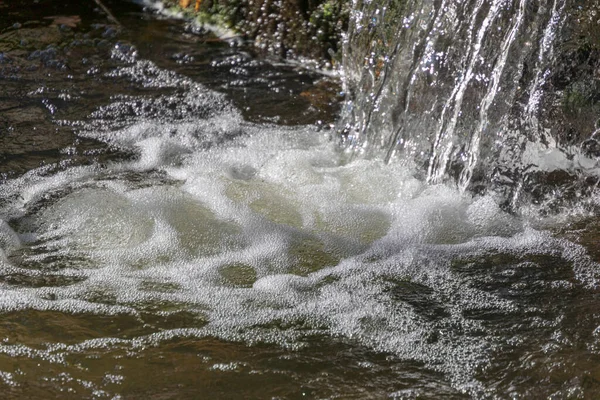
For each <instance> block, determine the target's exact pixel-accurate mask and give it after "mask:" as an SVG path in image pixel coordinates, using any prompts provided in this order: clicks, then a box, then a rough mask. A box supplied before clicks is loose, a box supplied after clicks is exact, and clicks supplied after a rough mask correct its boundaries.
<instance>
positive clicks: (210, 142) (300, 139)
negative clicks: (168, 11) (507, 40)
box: [0, 1, 600, 399]
mask: <svg viewBox="0 0 600 400" xmlns="http://www.w3.org/2000/svg"><path fill="white" fill-rule="evenodd" d="M34 4H37V5H36V6H32V7H23V6H22V5H15V4H7V3H6V2H4V1H2V2H0V22H1V23H2V25H1V26H0V29H1V30H0V46H1V47H0V85H1V88H2V89H1V90H2V91H1V92H0V129H1V134H2V138H1V140H2V147H1V149H0V151H2V158H1V160H2V161H1V163H0V169H1V172H2V174H3V177H4V178H3V182H2V184H1V186H0V218H1V219H0V247H1V252H0V339H1V340H0V386H1V387H2V396H3V398H56V397H60V398H109V399H110V398H127V399H129V398H133V399H135V398H152V399H167V398H174V399H175V398H176V399H180V398H210V399H219V398H222V399H231V398H288V399H295V398H315V399H324V398H343V399H346V398H360V399H363V398H398V399H411V398H432V399H434V398H456V399H460V398H545V397H552V398H561V399H562V398H594V397H596V396H598V395H599V394H600V314H599V313H598V310H599V309H600V308H599V306H600V293H599V292H598V279H599V278H600V276H599V273H598V272H599V265H598V264H597V263H596V262H597V260H598V259H599V256H600V253H599V252H598V248H597V244H596V242H597V237H598V227H597V226H598V225H597V218H596V217H595V213H594V212H593V210H594V208H593V205H594V204H595V199H596V198H595V197H594V193H591V194H589V195H588V197H587V198H586V199H587V200H586V201H585V202H584V201H581V202H580V203H578V205H574V206H572V207H571V208H570V210H569V211H568V212H567V211H563V212H561V213H554V214H548V215H545V216H544V217H541V216H540V215H541V214H540V207H541V206H540V205H537V204H533V203H532V204H529V205H526V204H524V205H522V206H520V208H519V209H518V212H515V211H514V210H513V212H505V211H502V209H501V207H500V206H499V203H498V201H497V199H496V198H495V197H494V196H493V195H492V194H488V195H482V194H478V195H475V194H471V192H469V191H463V190H461V189H460V187H457V186H456V185H454V184H452V183H435V181H436V179H430V180H429V182H428V181H427V179H426V177H424V176H423V173H422V170H423V169H422V168H419V167H414V166H413V165H411V163H404V162H391V163H385V160H384V158H385V157H363V158H356V157H350V156H349V154H348V152H347V151H345V150H343V149H342V147H340V146H339V140H338V139H337V138H336V135H335V134H334V129H331V128H330V125H331V124H332V123H333V122H334V120H335V118H336V112H337V111H336V102H335V101H334V99H335V92H336V90H337V89H336V83H335V82H333V81H331V80H330V79H329V78H326V77H323V76H322V75H319V74H317V73H316V72H311V71H309V70H306V69H303V68H302V67H301V66H297V65H290V64H278V63H276V62H273V61H268V60H264V59H263V58H261V57H259V56H256V55H254V54H253V53H252V50H251V48H248V47H247V46H245V45H244V44H243V43H237V41H236V40H234V39H233V38H230V39H222V38H221V39H219V38H217V37H215V36H214V35H213V34H211V33H210V32H207V31H205V30H203V29H201V28H198V27H194V26H189V25H188V24H187V23H185V22H184V21H178V20H174V19H172V18H164V17H161V16H159V15H154V14H153V13H151V12H149V11H148V10H142V8H141V7H139V6H137V5H135V4H130V3H121V2H107V3H106V4H107V6H108V8H109V9H110V11H111V12H112V13H113V15H114V18H115V19H116V20H117V21H118V24H117V23H115V21H114V20H110V19H109V18H107V16H106V14H105V12H104V11H103V10H101V9H98V8H97V7H96V5H95V3H94V2H91V1H90V2H89V3H82V2H62V3H61V4H56V2H51V1H46V2H44V1H40V2H39V3H34ZM552 10H554V9H552ZM551 12H552V11H550V10H549V11H547V13H551ZM489 13H491V14H489V15H491V16H490V17H489V18H490V19H494V18H499V17H497V16H495V15H496V14H493V10H491V9H490V10H489ZM544 15H546V14H544ZM449 17H450V16H448V18H449ZM427 21H428V20H423V23H434V22H431V21H435V18H434V19H433V20H431V21H430V22H427ZM407 23H409V22H407ZM518 24H519V22H518V21H515V22H514V26H515V30H518V27H517V25H518ZM477 34H478V32H476V31H474V32H472V35H474V36H476V35H477ZM474 51H475V50H474ZM398 54H400V52H398ZM346 73H349V72H348V71H346ZM465 90H466V89H465ZM490 90H491V89H490ZM483 95H484V96H487V95H486V94H485V93H484V94H483ZM411 96H414V98H415V99H416V97H417V94H416V93H414V94H411ZM459 96H462V94H459V93H458V92H457V93H455V94H453V97H452V101H451V103H452V104H450V103H448V104H449V105H448V110H447V111H445V112H446V113H456V112H457V111H456V107H457V105H456V102H457V101H458V98H459ZM415 101H416V100H415ZM419 101H421V100H419ZM423 101H427V97H425V98H424V99H423ZM486 101H488V102H489V101H491V99H488V100H486ZM486 104H487V103H486ZM444 107H445V106H444ZM378 112H380V110H378V111H377V112H373V113H372V117H371V118H372V119H373V118H376V116H377V115H378V114H377V113H378ZM481 112H484V111H481ZM484 113H488V114H487V115H491V114H492V112H491V109H490V111H485V112H484ZM415 115H416V114H415ZM412 118H414V116H413V117H412ZM423 124H424V125H427V124H428V122H427V121H425V122H423ZM478 129H479V128H478ZM434 131H435V130H434ZM474 137H475V136H470V140H471V141H473V140H475V139H473V138H474ZM448 140H449V139H448V138H447V136H444V135H441V136H440V138H439V140H438V141H437V142H439V143H446V144H447V143H449V142H448ZM437 142H436V143H437ZM440 146H441V147H440V148H447V146H446V145H440ZM444 146H446V147H444ZM442 153H443V152H442ZM442 153H440V154H442ZM440 157H441V156H440ZM440 165H441V164H440ZM434 170H435V171H437V167H436V168H434V167H432V168H430V172H431V171H434ZM436 173H437V172H436ZM430 175H431V174H430ZM432 176H433V175H432Z"/></svg>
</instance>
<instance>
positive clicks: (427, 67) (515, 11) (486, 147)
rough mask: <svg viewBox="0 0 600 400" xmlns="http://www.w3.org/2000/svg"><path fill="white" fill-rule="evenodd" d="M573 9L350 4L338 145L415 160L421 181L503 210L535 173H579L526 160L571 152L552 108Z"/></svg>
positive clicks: (528, 4) (572, 166) (521, 2)
mask: <svg viewBox="0 0 600 400" xmlns="http://www.w3.org/2000/svg"><path fill="white" fill-rule="evenodd" d="M590 7H591V6H590ZM576 10H577V5H576V4H574V3H572V2H569V1H564V0H554V1H552V2H550V3H549V4H546V3H545V2H540V1H529V0H513V1H505V0H494V1H489V2H488V1H482V0H478V1H476V0H468V1H461V2H454V1H443V0H440V1H436V2H434V3H429V2H422V1H406V2H400V3H398V2H394V1H382V2H378V3H374V2H358V3H357V4H356V6H355V9H354V11H353V13H352V14H351V19H350V21H351V22H350V29H349V32H348V35H347V38H346V42H345V48H344V49H345V54H344V68H345V82H344V84H345V89H346V92H347V93H348V101H347V106H346V107H345V109H344V112H343V115H342V117H341V119H340V126H343V127H345V131H346V134H347V136H348V140H346V145H347V146H348V147H349V148H350V149H351V150H352V151H353V152H354V153H356V154H357V156H363V157H365V156H366V157H382V158H383V159H384V160H385V162H386V163H389V162H391V161H392V160H394V159H396V160H401V161H402V162H403V163H414V164H415V165H416V166H417V167H416V168H417V170H419V169H420V170H422V171H423V172H421V173H419V174H424V176H425V179H426V180H427V181H428V182H429V183H433V184H435V183H441V182H445V181H453V182H455V183H456V185H457V186H458V187H459V188H460V190H461V191H465V190H471V189H473V188H474V187H479V188H485V189H484V190H485V191H491V192H493V193H496V194H497V195H498V196H499V198H501V200H500V201H501V202H508V203H510V204H511V207H512V208H514V207H517V204H518V203H519V199H520V198H521V197H522V196H523V191H526V190H529V189H527V188H525V186H527V185H524V181H531V180H532V179H533V178H532V177H533V174H535V173H537V172H539V171H541V172H542V173H545V172H551V171H552V170H554V169H556V168H559V169H564V170H566V171H570V172H571V173H576V174H578V173H579V172H577V171H582V170H584V168H582V167H581V166H580V165H579V164H577V162H575V163H566V164H564V165H560V166H552V165H550V166H548V165H547V164H548V162H550V163H552V161H549V160H544V159H542V160H535V159H532V158H531V157H532V154H534V153H536V152H537V153H540V154H542V153H544V152H546V153H548V152H551V151H554V150H556V151H558V152H559V153H563V154H566V155H567V156H568V155H569V154H571V153H572V152H573V150H572V149H571V148H569V147H568V146H565V144H566V143H565V137H566V135H565V134H564V131H565V130H568V129H570V128H568V125H569V124H572V122H571V121H566V120H567V118H562V117H561V116H564V111H563V110H562V109H561V107H563V104H564V103H565V101H568V98H567V99H565V92H568V90H569V89H570V88H568V89H567V90H564V89H563V88H561V87H559V86H558V85H557V83H556V80H557V76H559V74H561V73H564V72H561V71H563V70H564V69H565V68H564V67H563V66H562V65H563V64H564V63H565V61H564V58H565V57H567V54H568V51H567V50H565V48H566V46H565V45H564V43H566V42H569V41H573V40H574V39H572V38H573V37H576V35H577V32H578V29H581V28H577V26H578V25H577V24H579V22H578V21H579V20H578V19H577V18H575V17H573V15H574V14H575V13H576ZM582 13H583V12H582ZM561 57H562V58H561ZM379 60H383V65H381V62H380V61H379ZM561 63H562V64H561ZM575 80H577V79H576V78H574V79H572V81H575ZM571 87H574V84H572V85H571ZM570 90H573V89H570ZM567 94H568V93H567ZM590 110H592V108H590ZM592 130H593V129H591V128H590V127H585V128H584V127H582V128H581V129H579V132H578V133H577V136H578V137H583V138H584V140H585V138H586V136H589V133H590V132H591V131H592ZM584 156H585V155H584ZM577 157H579V156H576V157H575V158H576V159H577ZM586 173H587V171H585V170H584V171H583V174H584V175H585V174H586ZM530 186H531V185H530ZM478 191H481V189H478Z"/></svg>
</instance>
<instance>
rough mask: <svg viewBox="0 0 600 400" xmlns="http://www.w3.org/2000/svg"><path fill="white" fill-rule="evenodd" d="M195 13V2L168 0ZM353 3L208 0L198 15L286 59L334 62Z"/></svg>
mask: <svg viewBox="0 0 600 400" xmlns="http://www.w3.org/2000/svg"><path fill="white" fill-rule="evenodd" d="M166 3H168V4H171V5H173V6H174V7H179V8H181V7H183V9H184V10H186V11H188V12H190V13H192V12H193V11H192V10H193V9H194V7H195V6H196V3H194V2H189V1H185V2H179V3H177V4H175V1H173V0H166ZM349 12H350V2H347V1H343V0H276V1H271V0H233V1H225V0H206V1H203V2H202V3H201V4H200V7H199V12H198V13H197V14H191V15H196V16H197V17H198V18H199V20H200V21H202V22H209V23H216V24H218V25H221V26H225V27H228V28H230V29H233V30H234V31H235V32H237V33H239V34H241V35H243V36H244V37H245V38H247V39H250V40H254V41H255V43H256V47H258V48H259V49H262V50H264V51H266V52H268V53H270V54H274V55H277V56H280V57H283V58H292V59H294V58H301V57H308V58H311V59H314V60H320V61H322V62H332V61H335V56H336V54H339V53H338V50H339V48H340V45H341V39H342V34H343V33H344V32H345V31H346V29H347V26H348V16H349Z"/></svg>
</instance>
